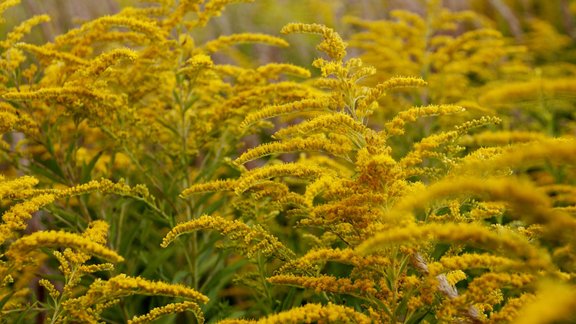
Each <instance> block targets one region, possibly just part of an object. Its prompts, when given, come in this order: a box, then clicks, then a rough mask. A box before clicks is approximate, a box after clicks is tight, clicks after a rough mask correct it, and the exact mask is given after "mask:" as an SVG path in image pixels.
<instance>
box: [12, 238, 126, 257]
mask: <svg viewBox="0 0 576 324" xmlns="http://www.w3.org/2000/svg"><path fill="white" fill-rule="evenodd" d="M43 247H70V248H74V249H77V250H79V251H82V252H84V253H87V254H90V255H94V256H97V257H100V258H103V259H106V260H110V261H113V262H122V261H124V258H122V257H121V256H120V255H118V254H117V253H116V252H114V251H112V250H110V249H108V248H107V247H105V246H103V245H101V244H98V243H94V242H93V241H91V240H90V239H87V238H85V237H84V236H81V235H78V234H73V233H67V232H63V231H42V232H35V233H32V234H30V235H27V236H24V237H22V238H19V239H17V240H16V241H14V243H12V244H11V245H10V247H9V248H8V250H7V251H6V256H7V257H8V258H12V259H14V260H22V259H23V258H25V257H26V256H27V254H28V253H29V252H30V251H32V250H34V249H39V248H43Z"/></svg>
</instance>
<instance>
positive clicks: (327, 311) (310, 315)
mask: <svg viewBox="0 0 576 324" xmlns="http://www.w3.org/2000/svg"><path fill="white" fill-rule="evenodd" d="M311 322H319V323H323V322H327V323H330V322H341V323H359V324H363V323H371V320H370V318H369V317H368V316H366V315H364V314H361V313H358V312H356V311H354V310H353V309H352V308H350V307H346V306H341V305H335V304H328V305H320V304H307V305H305V306H301V307H296V308H293V309H291V310H288V311H285V312H282V313H278V314H273V315H270V316H268V317H266V318H263V319H261V320H257V321H250V320H224V321H221V322H220V323H225V324H250V323H260V324H275V323H278V324H280V323H311Z"/></svg>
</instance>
